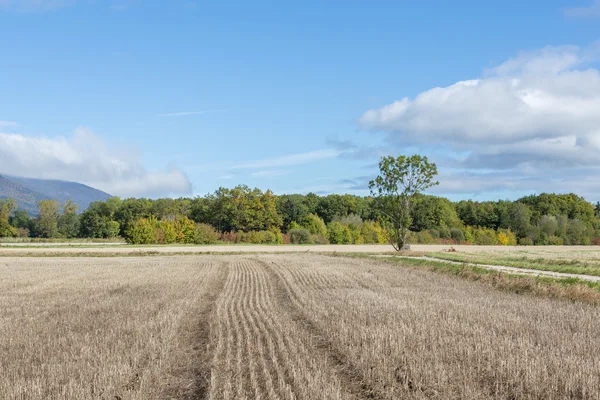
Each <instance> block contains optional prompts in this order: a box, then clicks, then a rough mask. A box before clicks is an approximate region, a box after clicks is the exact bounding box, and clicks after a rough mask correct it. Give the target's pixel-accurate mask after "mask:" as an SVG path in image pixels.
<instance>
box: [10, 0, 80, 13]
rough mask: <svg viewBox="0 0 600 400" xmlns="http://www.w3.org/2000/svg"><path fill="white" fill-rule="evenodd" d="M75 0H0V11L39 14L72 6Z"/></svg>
mask: <svg viewBox="0 0 600 400" xmlns="http://www.w3.org/2000/svg"><path fill="white" fill-rule="evenodd" d="M75 3H76V0H0V11H2V10H5V11H16V12H40V11H48V10H53V9H56V8H62V7H68V6H72V5H74V4H75Z"/></svg>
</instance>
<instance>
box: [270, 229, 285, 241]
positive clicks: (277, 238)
mask: <svg viewBox="0 0 600 400" xmlns="http://www.w3.org/2000/svg"><path fill="white" fill-rule="evenodd" d="M269 232H271V233H272V234H273V235H275V242H273V244H283V233H281V229H279V228H272V229H270V231H269Z"/></svg>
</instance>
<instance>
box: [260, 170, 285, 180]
mask: <svg viewBox="0 0 600 400" xmlns="http://www.w3.org/2000/svg"><path fill="white" fill-rule="evenodd" d="M289 173H290V172H289V171H283V170H265V171H256V172H253V173H252V174H251V175H252V176H253V177H256V178H270V177H276V176H283V175H287V174H289Z"/></svg>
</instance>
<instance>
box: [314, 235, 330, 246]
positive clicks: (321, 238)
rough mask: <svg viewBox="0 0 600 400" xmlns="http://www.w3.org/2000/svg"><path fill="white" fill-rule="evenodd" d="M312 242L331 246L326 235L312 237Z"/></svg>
mask: <svg viewBox="0 0 600 400" xmlns="http://www.w3.org/2000/svg"><path fill="white" fill-rule="evenodd" d="M312 242H313V243H314V244H329V240H327V236H325V235H312Z"/></svg>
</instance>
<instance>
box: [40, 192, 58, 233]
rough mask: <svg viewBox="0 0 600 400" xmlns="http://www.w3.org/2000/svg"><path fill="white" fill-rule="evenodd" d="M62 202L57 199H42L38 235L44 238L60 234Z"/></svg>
mask: <svg viewBox="0 0 600 400" xmlns="http://www.w3.org/2000/svg"><path fill="white" fill-rule="evenodd" d="M59 210H60V204H59V203H58V201H56V200H40V201H39V203H38V214H39V216H38V235H39V236H40V237H43V238H54V237H57V236H58V217H59Z"/></svg>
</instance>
